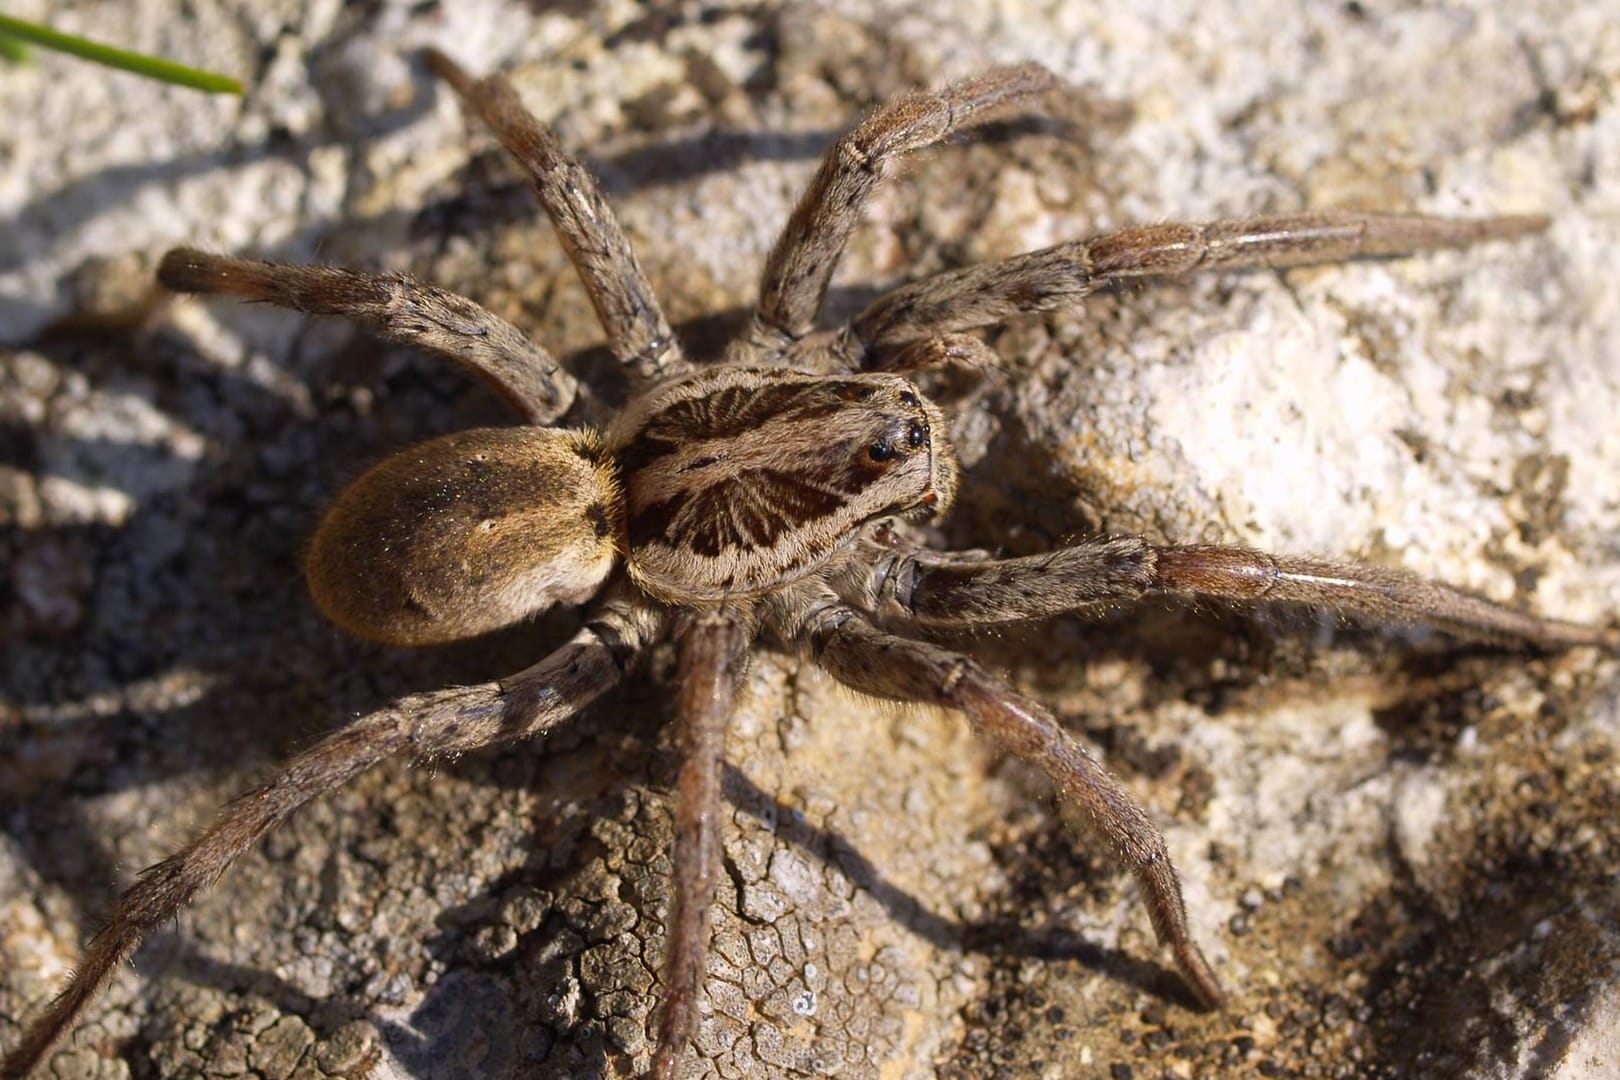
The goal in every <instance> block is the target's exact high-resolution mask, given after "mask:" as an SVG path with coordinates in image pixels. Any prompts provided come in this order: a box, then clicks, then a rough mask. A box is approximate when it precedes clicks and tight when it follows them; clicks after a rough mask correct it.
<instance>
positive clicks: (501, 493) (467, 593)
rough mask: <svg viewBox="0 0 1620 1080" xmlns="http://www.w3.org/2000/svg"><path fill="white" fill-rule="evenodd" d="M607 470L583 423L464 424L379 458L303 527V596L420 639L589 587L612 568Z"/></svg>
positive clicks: (436, 638) (379, 628) (366, 630)
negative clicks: (314, 524)
mask: <svg viewBox="0 0 1620 1080" xmlns="http://www.w3.org/2000/svg"><path fill="white" fill-rule="evenodd" d="M621 518H622V514H621V511H620V509H619V491H618V481H617V477H616V476H615V474H614V469H613V464H612V461H611V459H610V458H609V457H608V455H607V453H606V451H605V450H604V449H603V447H602V443H601V439H600V438H599V437H598V436H597V435H596V433H595V432H591V431H560V430H555V429H550V428H535V427H513V428H478V429H475V430H472V431H463V432H458V433H456V434H454V435H446V436H444V437H442V438H438V439H432V440H430V441H428V442H424V443H420V444H418V445H416V446H413V447H410V448H409V449H406V450H401V451H399V452H398V453H396V454H393V455H391V456H390V457H387V458H384V459H383V460H382V461H380V462H378V463H377V464H376V465H374V466H372V467H371V468H370V469H368V470H367V471H366V472H364V473H362V474H361V475H360V477H359V478H358V479H356V480H355V481H354V482H353V483H351V484H350V485H349V486H348V487H347V488H345V489H344V490H343V491H342V493H341V494H339V495H338V497H337V499H336V501H334V502H333V504H332V506H331V508H330V509H329V510H328V511H327V512H326V515H325V517H323V518H322V519H321V524H320V527H319V528H318V529H317V530H316V532H315V535H314V537H313V538H312V539H311V540H310V546H309V553H308V558H307V561H306V569H307V572H308V579H309V591H310V595H311V596H312V597H314V599H315V603H316V604H317V606H319V607H320V609H321V610H322V611H323V612H325V614H326V615H327V617H329V618H330V619H331V620H332V621H333V622H335V623H337V624H338V625H339V626H341V627H342V628H343V629H345V630H348V631H350V632H351V633H355V634H359V635H360V636H362V637H367V638H372V639H374V640H377V641H385V642H389V643H391V644H396V645H425V644H431V643H434V642H441V641H453V640H456V639H458V638H466V637H472V636H474V635H477V634H482V633H486V632H488V631H491V630H497V629H499V628H501V627H503V626H507V625H510V624H511V623H514V622H516V621H518V620H519V619H522V618H525V617H527V616H530V615H533V614H536V613H537V612H539V611H542V610H544V609H545V608H548V607H550V606H552V605H553V604H556V603H578V602H580V601H582V600H585V599H587V598H589V597H590V596H591V595H592V594H593V593H594V592H595V591H596V588H597V586H599V585H600V584H601V583H602V580H603V579H604V578H606V577H607V575H608V572H609V571H610V570H612V568H613V562H614V558H615V551H616V540H617V537H618V534H619V533H620V531H621V527H620V524H619V522H620V520H621Z"/></svg>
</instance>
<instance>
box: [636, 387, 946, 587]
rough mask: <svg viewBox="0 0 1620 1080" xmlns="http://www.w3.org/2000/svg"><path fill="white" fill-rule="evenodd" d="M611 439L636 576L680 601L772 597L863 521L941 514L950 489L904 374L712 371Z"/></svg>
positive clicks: (939, 436) (660, 398) (650, 399)
mask: <svg viewBox="0 0 1620 1080" xmlns="http://www.w3.org/2000/svg"><path fill="white" fill-rule="evenodd" d="M609 442H610V443H611V444H612V446H613V447H614V450H615V456H616V458H617V460H618V463H619V468H620V471H621V474H622V475H623V476H624V480H625V506H626V525H627V536H628V542H629V569H630V574H631V576H632V577H633V578H635V580H636V581H637V583H638V584H640V585H641V586H642V587H643V588H645V589H647V590H648V591H649V592H651V593H653V594H654V595H656V596H659V597H662V598H663V599H666V600H670V601H674V602H679V603H701V602H714V601H718V600H723V599H726V598H731V597H747V596H757V595H760V594H763V593H766V592H769V591H771V590H773V589H777V588H780V587H781V586H783V585H785V584H787V583H789V582H791V581H794V580H796V579H798V578H800V577H802V576H804V575H806V574H808V573H811V572H812V571H814V570H815V569H816V568H817V567H820V566H822V565H823V564H825V563H826V561H827V560H828V559H829V558H830V557H831V556H832V555H833V554H834V553H835V552H836V551H838V550H839V549H840V548H842V547H843V546H845V545H846V544H847V543H848V542H849V541H850V539H851V538H852V537H853V536H854V535H855V531H856V529H857V527H858V526H859V525H861V524H862V523H864V522H866V521H870V520H872V519H873V518H877V517H881V516H884V515H888V514H906V513H918V512H921V513H929V514H932V513H937V512H939V511H942V510H944V509H945V507H946V506H948V505H949V503H950V501H951V497H952V495H953V494H954V492H955V486H956V465H955V459H954V457H953V456H952V454H951V451H950V447H949V445H948V444H947V443H946V442H945V438H944V422H943V420H942V419H941V416H940V413H939V410H938V409H937V408H936V407H935V406H934V405H933V404H932V403H931V402H929V401H928V400H927V399H926V398H924V397H923V396H922V394H921V393H920V392H919V391H918V390H917V388H916V387H915V386H914V385H913V384H912V383H911V382H910V381H908V380H907V379H905V378H902V377H900V376H898V375H888V374H870V375H838V376H823V375H815V374H811V373H807V372H802V371H790V370H783V369H760V368H746V367H719V368H712V369H709V370H706V371H704V372H702V373H700V374H698V375H695V376H692V377H690V378H687V379H683V380H680V381H679V382H676V383H672V384H670V385H669V386H666V387H664V388H662V389H660V390H658V391H656V392H654V393H653V394H650V395H648V396H647V398H645V399H643V401H642V402H641V403H639V404H638V406H633V407H632V409H631V410H630V411H629V412H627V413H626V414H625V416H624V417H623V418H622V419H621V421H620V422H619V424H618V425H616V426H615V428H614V429H613V432H612V433H611V435H610V438H609Z"/></svg>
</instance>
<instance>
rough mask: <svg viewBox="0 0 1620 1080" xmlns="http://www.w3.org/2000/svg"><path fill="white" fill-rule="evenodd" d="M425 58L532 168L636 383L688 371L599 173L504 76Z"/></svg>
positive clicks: (440, 56) (430, 55)
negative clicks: (577, 155)
mask: <svg viewBox="0 0 1620 1080" xmlns="http://www.w3.org/2000/svg"><path fill="white" fill-rule="evenodd" d="M423 55H424V58H425V59H426V61H427V65H428V67H429V68H430V69H432V70H433V72H434V73H435V74H437V75H438V76H439V77H440V78H442V79H444V81H445V82H447V83H449V84H450V87H451V89H453V90H454V91H455V92H456V94H457V95H459V96H460V97H461V99H462V100H463V101H465V102H466V103H467V104H468V105H469V106H471V107H472V108H473V109H474V110H475V111H477V113H478V114H479V115H480V116H482V117H483V118H484V122H485V123H487V124H488V125H489V126H490V127H491V128H493V129H494V131H495V134H496V136H497V137H498V138H499V139H500V140H501V145H502V146H504V147H506V150H507V153H509V154H511V155H512V156H513V157H514V158H516V159H517V162H518V164H520V165H522V166H523V168H524V169H526V170H527V171H528V173H529V176H530V177H531V178H532V179H533V181H534V190H535V194H537V195H538V196H539V198H540V205H541V206H543V207H545V210H546V213H547V214H548V215H549V216H550V217H551V221H552V224H553V225H554V226H555V227H556V229H557V237H558V239H560V240H561V241H562V245H563V248H564V250H566V251H567V252H568V257H569V259H571V260H572V261H573V264H574V266H575V268H576V269H577V270H578V271H579V276H580V278H581V279H582V280H583V281H584V282H585V291H586V293H587V294H589V296H590V298H591V306H592V307H594V308H595V309H596V317H597V319H598V320H599V321H600V322H601V323H602V328H603V329H604V330H606V331H607V335H608V345H609V347H610V348H611V349H612V350H613V355H614V356H616V357H618V358H619V362H620V363H622V364H623V365H624V368H625V371H626V373H627V374H628V375H629V376H630V377H631V379H632V381H635V382H638V383H645V382H647V381H649V380H653V379H659V378H663V377H665V376H669V375H678V374H682V373H683V372H685V371H687V370H689V367H690V365H688V364H687V362H686V360H685V359H684V357H683V356H682V355H681V347H680V344H679V343H678V342H677V341H676V340H675V333H674V331H673V330H671V329H670V326H669V322H668V321H667V320H666V319H665V318H664V312H663V310H662V309H661V308H660V307H659V306H658V299H657V297H655V296H654V295H653V291H652V286H651V285H649V284H648V283H647V277H646V275H645V274H643V273H642V270H641V265H640V264H639V263H638V262H637V261H636V255H635V252H634V251H632V250H631V248H630V241H629V239H628V238H626V237H625V235H624V230H623V229H622V228H621V227H620V226H619V221H618V219H617V218H615V217H614V216H613V209H612V207H610V206H609V205H608V201H607V197H606V196H604V195H603V194H602V189H601V188H600V187H599V186H598V185H597V183H596V178H595V177H593V176H592V175H591V174H590V172H589V170H587V169H586V168H585V167H584V166H583V165H581V164H580V163H579V162H578V161H577V160H575V159H574V157H572V156H571V155H570V154H568V153H567V152H566V151H565V150H563V148H562V144H561V143H559V142H558V141H557V136H556V135H555V134H554V133H553V132H552V130H551V129H550V128H548V127H546V126H545V125H544V124H542V123H540V121H538V120H536V119H535V117H534V114H533V113H531V112H529V110H528V109H526V108H524V106H523V102H522V100H521V99H519V97H518V94H517V91H516V90H515V89H514V88H513V86H512V84H511V82H510V81H508V80H507V78H506V77H505V76H504V75H491V76H489V77H488V78H485V79H480V80H475V79H473V78H472V76H470V75H468V74H467V72H466V71H465V70H463V69H462V67H461V66H460V65H459V64H457V63H456V62H455V61H454V60H452V59H450V58H449V57H448V56H446V55H445V54H444V53H442V52H440V51H439V50H438V49H428V50H426V51H425V53H424V54H423Z"/></svg>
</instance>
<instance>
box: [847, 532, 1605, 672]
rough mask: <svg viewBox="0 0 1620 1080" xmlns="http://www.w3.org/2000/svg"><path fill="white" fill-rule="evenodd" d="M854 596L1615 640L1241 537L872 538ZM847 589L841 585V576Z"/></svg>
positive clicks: (873, 600) (972, 621)
mask: <svg viewBox="0 0 1620 1080" xmlns="http://www.w3.org/2000/svg"><path fill="white" fill-rule="evenodd" d="M868 550H869V551H870V552H871V554H872V558H871V559H870V560H869V561H868V562H867V566H868V567H869V569H868V570H867V571H866V572H865V576H864V578H862V579H860V580H857V581H855V582H853V583H852V589H853V596H854V597H856V598H858V600H857V602H858V603H860V604H861V606H864V607H867V608H869V609H871V610H891V611H892V610H896V609H898V612H899V613H900V614H902V615H903V616H904V617H907V618H909V619H912V620H915V621H917V622H919V623H922V624H924V625H931V626H965V625H984V624H989V623H1001V622H1013V621H1016V620H1020V619H1035V618H1042V617H1045V616H1049V615H1056V614H1059V613H1061V612H1064V611H1072V610H1074V609H1075V608H1080V607H1085V606H1087V605H1091V604H1101V603H1121V602H1130V601H1135V600H1139V599H1141V598H1142V597H1144V596H1148V595H1152V594H1164V593H1179V594H1183V595H1191V596H1195V597H1208V598H1210V599H1217V600H1223V601H1236V602H1243V601H1255V600H1265V601H1283V602H1286V603H1294V604H1306V605H1311V606H1315V607H1320V608H1327V609H1329V610H1332V611H1336V612H1338V613H1340V614H1341V615H1352V616H1361V617H1365V618H1370V619H1373V620H1376V621H1379V622H1384V623H1396V624H1420V625H1426V626H1433V627H1435V628H1437V629H1440V630H1444V631H1446V632H1448V633H1452V634H1456V635H1458V636H1461V637H1467V638H1481V639H1487V640H1498V641H1501V640H1510V641H1520V642H1524V643H1526V644H1529V645H1537V646H1542V647H1544V648H1566V647H1570V646H1577V645H1595V646H1598V647H1599V648H1603V649H1608V650H1611V651H1615V650H1620V629H1615V628H1613V627H1603V626H1586V625H1583V624H1580V623H1571V622H1563V621H1560V620H1557V619H1542V618H1538V617H1536V616H1534V615H1528V614H1525V613H1523V612H1520V611H1514V610H1513V609H1512V608H1508V607H1504V606H1502V605H1500V604H1494V603H1492V602H1490V601H1489V600H1483V599H1481V598H1479V597H1477V596H1473V595H1471V594H1469V593H1466V592H1463V591H1461V590H1459V589H1454V588H1452V587H1451V586H1449V585H1442V584H1440V583H1439V582H1434V581H1429V580H1426V579H1424V578H1420V577H1417V576H1415V575H1413V574H1408V573H1405V572H1403V571H1400V570H1391V569H1387V568H1385V567H1381V566H1370V565H1368V564H1366V563H1354V562H1344V561H1337V560H1328V559H1314V558H1306V557H1300V556H1291V555H1269V554H1267V553H1265V552H1263V551H1254V550H1252V549H1250V548H1243V547H1235V546H1220V545H1204V544H1194V545H1187V546H1180V545H1162V546H1161V545H1153V544H1149V543H1147V542H1146V541H1145V540H1142V539H1140V538H1137V537H1116V538H1112V539H1107V540H1088V541H1085V542H1083V543H1079V544H1075V545H1073V546H1071V547H1066V548H1059V549H1058V550H1057V551H1053V552H1049V553H1047V554H1045V555H1031V556H1026V557H1024V558H1021V559H1000V560H986V561H983V562H977V563H974V562H965V561H950V562H947V561H942V560H940V559H939V558H938V557H937V556H928V557H920V556H919V555H918V554H915V553H910V552H904V551H896V550H893V549H891V548H889V547H887V546H884V545H881V544H879V543H877V542H876V541H871V542H869V544H868ZM846 592H851V589H850V588H846Z"/></svg>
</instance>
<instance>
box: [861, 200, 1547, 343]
mask: <svg viewBox="0 0 1620 1080" xmlns="http://www.w3.org/2000/svg"><path fill="white" fill-rule="evenodd" d="M1546 225H1547V219H1546V218H1542V217H1530V216H1525V217H1495V218H1479V219H1474V220H1461V219H1454V218H1439V217H1427V216H1423V215H1419V214H1363V213H1354V212H1344V211H1320V212H1314V213H1301V214H1279V215H1274V216H1271V217H1256V218H1240V219H1234V220H1230V221H1216V222H1212V223H1210V224H1207V225H1146V226H1142V227H1139V228H1133V229H1123V230H1121V231H1119V232H1116V233H1112V234H1109V235H1107V236H1101V237H1097V238H1095V239H1092V240H1086V241H1071V242H1070V243H1067V244H1059V245H1057V246H1056V247H1050V248H1046V249H1044V250H1041V251H1031V252H1028V253H1026V254H1023V255H1017V256H1014V257H1013V258H1010V259H1006V260H1003V261H1001V262H994V263H984V264H982V265H979V266H969V267H964V268H963V269H960V270H949V271H946V272H945V273H943V274H938V275H935V276H934V277H930V278H925V279H923V280H922V281H916V282H912V283H911V284H909V285H902V286H901V287H899V288H898V289H895V290H894V291H893V292H891V293H889V294H887V295H886V296H883V297H881V298H880V299H878V300H877V301H875V302H874V303H873V304H872V305H871V306H870V307H868V308H867V309H866V310H865V311H863V312H861V313H860V314H859V315H857V316H856V317H855V318H854V319H853V320H852V321H851V322H850V324H849V326H848V328H847V329H846V330H845V331H844V334H843V338H842V340H841V342H840V350H841V351H842V352H844V353H845V354H847V355H848V356H849V358H850V362H851V364H852V365H853V366H856V367H862V366H892V365H891V364H887V363H885V361H884V360H883V359H881V356H880V355H874V354H881V353H882V352H883V351H885V350H893V349H896V348H899V347H902V346H906V345H909V344H911V343H913V342H916V341H920V340H923V339H926V338H933V337H939V336H941V335H944V334H951V333H956V332H960V331H963V330H971V329H974V328H976V327H981V326H992V325H994V324H997V323H1001V322H1005V321H1006V320H1007V319H1009V318H1012V317H1013V316H1015V315H1026V314H1029V313H1031V312H1037V311H1049V310H1051V309H1052V308H1056V307H1062V306H1065V305H1069V304H1076V303H1079V302H1080V301H1081V300H1083V299H1085V298H1086V297H1087V296H1090V295H1091V294H1092V293H1093V292H1096V291H1097V290H1098V289H1100V288H1103V287H1105V286H1107V285H1110V284H1113V283H1115V282H1119V281H1124V280H1127V279H1130V278H1139V277H1162V276H1172V275H1177V274H1187V273H1191V272H1193V271H1195V270H1233V269H1247V268H1252V267H1273V268H1280V267H1289V266H1304V265H1307V264H1310V263H1327V262H1341V261H1343V260H1345V259H1354V258H1369V257H1390V256H1396V255H1408V254H1412V253H1414V252H1418V251H1427V250H1432V249H1436V248H1456V247H1465V246H1467V245H1469V244H1477V243H1482V242H1484V241H1487V240H1507V239H1512V238H1515V237H1519V236H1524V235H1526V234H1529V233H1533V232H1538V231H1540V230H1542V229H1544V228H1546Z"/></svg>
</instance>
